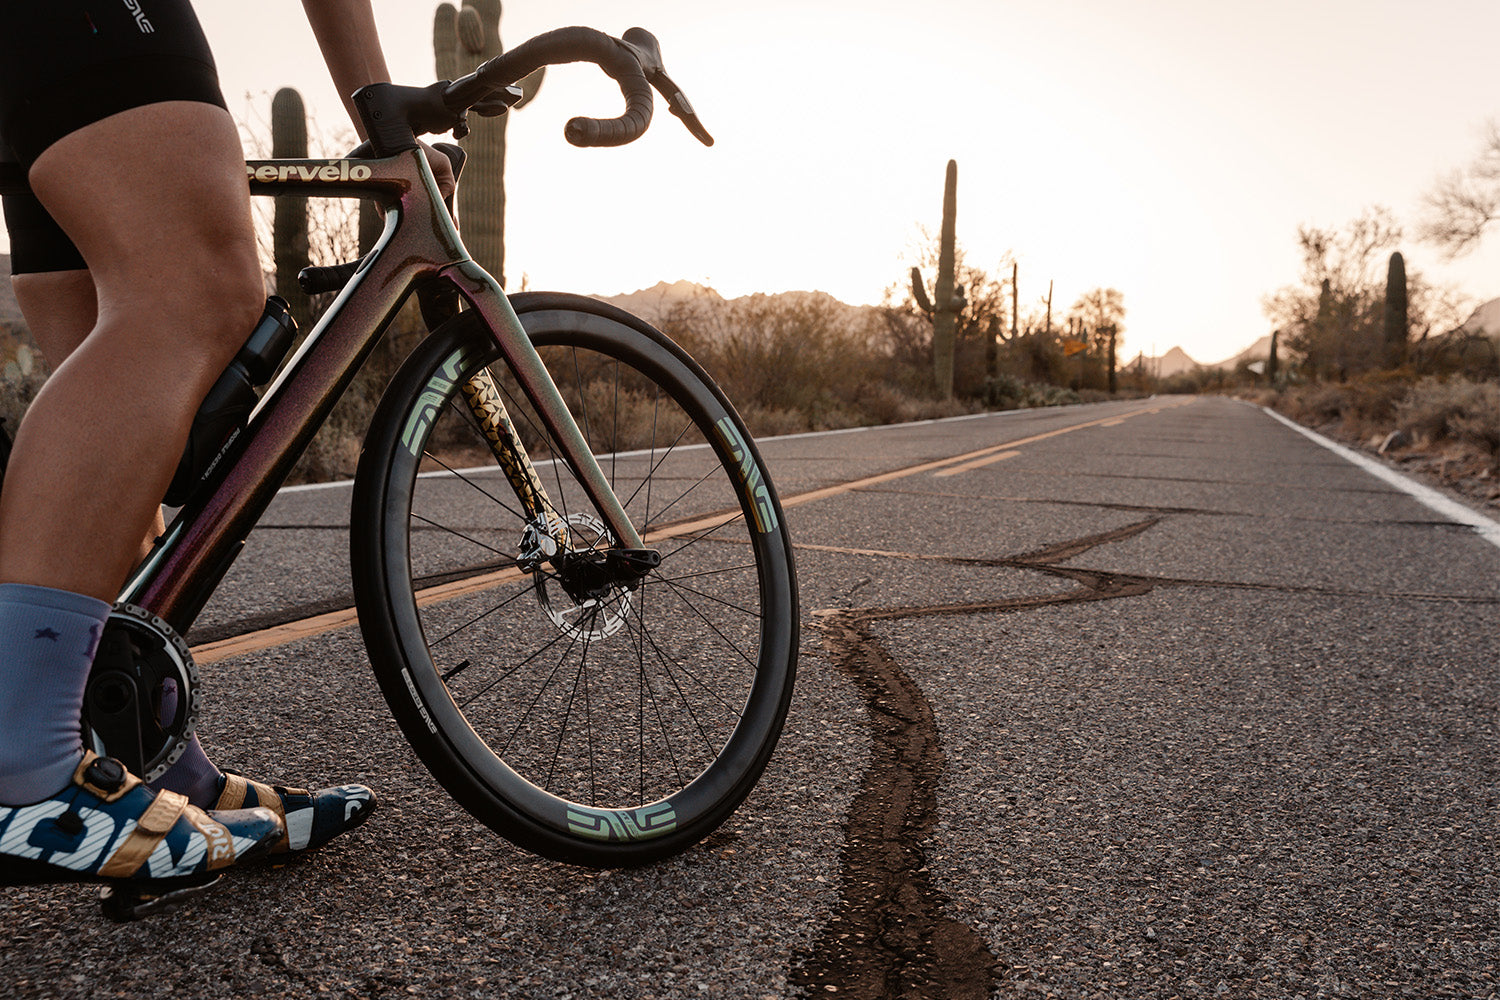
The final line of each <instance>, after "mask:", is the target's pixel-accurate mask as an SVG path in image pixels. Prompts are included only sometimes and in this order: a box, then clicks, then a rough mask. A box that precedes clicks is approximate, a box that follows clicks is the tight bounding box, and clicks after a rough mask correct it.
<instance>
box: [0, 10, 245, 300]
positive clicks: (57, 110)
mask: <svg viewBox="0 0 1500 1000" xmlns="http://www.w3.org/2000/svg"><path fill="white" fill-rule="evenodd" d="M163 101H195V102H199V103H203V104H213V105H216V106H218V107H221V108H222V107H225V104H224V97H223V94H222V93H220V90H219V78H218V71H217V70H216V69H215V67H214V60H213V55H212V54H211V53H210V51H209V48H208V41H207V39H205V38H204V36H203V29H202V28H201V27H200V26H199V24H198V18H197V15H196V14H194V13H193V7H192V4H191V3H190V2H189V0H3V2H0V160H8V161H11V162H18V163H20V164H22V165H23V166H25V167H27V168H28V169H29V168H30V166H31V164H33V163H35V162H36V159H37V157H38V156H40V155H41V154H42V152H43V151H44V150H45V149H46V148H47V147H48V146H50V145H52V143H54V142H56V141H57V140H58V139H61V138H62V137H63V136H65V135H68V134H70V133H72V132H75V131H77V130H78V129H81V128H83V127H84V126H86V125H92V124H93V123H94V122H98V121H102V120H103V119H105V118H108V117H109V116H111V115H115V114H119V113H120V112H122V111H128V110H130V109H131V108H138V107H141V106H143V105H147V104H158V103H161V102H163ZM4 202H5V224H6V228H7V229H8V230H9V231H10V239H11V270H12V272H13V273H16V274H24V273H28V272H38V271H61V270H74V269H78V268H82V267H84V266H85V264H84V262H83V258H82V257H81V256H80V255H79V253H78V250H77V248H75V247H74V246H73V243H72V241H71V240H69V239H68V237H67V235H66V234H64V233H63V231H62V229H61V228H60V227H59V226H58V225H57V223H56V222H54V221H53V219H52V217H51V216H50V215H49V214H48V213H47V210H46V209H45V208H43V207H42V204H41V202H39V201H37V200H36V198H35V197H33V196H31V195H7V196H6V197H5V199H4Z"/></svg>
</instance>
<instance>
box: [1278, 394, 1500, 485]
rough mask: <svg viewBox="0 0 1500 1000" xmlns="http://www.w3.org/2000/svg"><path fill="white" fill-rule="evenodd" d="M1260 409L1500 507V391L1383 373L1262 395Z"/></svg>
mask: <svg viewBox="0 0 1500 1000" xmlns="http://www.w3.org/2000/svg"><path fill="white" fill-rule="evenodd" d="M1255 401H1256V402H1258V403H1260V404H1261V405H1263V406H1269V407H1271V408H1273V409H1275V410H1277V411H1279V412H1281V413H1284V414H1285V415H1287V416H1289V417H1291V418H1292V419H1294V420H1297V421H1298V422H1300V423H1303V424H1307V425H1309V426H1311V427H1315V428H1317V429H1318V430H1320V431H1322V432H1324V433H1326V434H1329V435H1330V436H1333V437H1337V438H1340V439H1342V440H1344V441H1346V442H1349V443H1351V444H1355V445H1359V446H1361V447H1364V448H1366V449H1368V450H1380V451H1382V452H1383V453H1384V454H1386V456H1387V457H1389V458H1392V459H1394V460H1396V461H1398V462H1402V463H1403V464H1407V465H1409V466H1410V467H1411V468H1412V469H1413V470H1414V471H1417V472H1421V473H1424V474H1427V475H1428V476H1430V477H1431V478H1435V479H1437V480H1439V481H1441V482H1442V483H1443V484H1444V485H1447V486H1449V487H1452V488H1454V489H1456V490H1458V491H1460V492H1462V493H1464V494H1466V495H1468V496H1470V497H1473V498H1474V499H1477V500H1479V501H1480V502H1487V503H1490V504H1500V383H1497V382H1493V381H1489V382H1475V381H1470V380H1469V379H1466V378H1461V377H1451V378H1441V377H1431V376H1429V377H1424V378H1417V377H1415V376H1413V375H1411V374H1410V373H1409V372H1382V373H1375V374H1372V375H1368V376H1365V377H1363V378H1360V379H1355V380H1352V381H1350V382H1346V383H1314V384H1308V385H1300V386H1291V387H1288V388H1285V389H1282V390H1279V391H1278V390H1260V391H1259V392H1257V393H1256V394H1255Z"/></svg>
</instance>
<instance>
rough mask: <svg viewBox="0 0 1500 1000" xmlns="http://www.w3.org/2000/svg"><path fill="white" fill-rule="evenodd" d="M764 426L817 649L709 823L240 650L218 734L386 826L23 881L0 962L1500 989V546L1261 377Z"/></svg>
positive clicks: (8, 965)
mask: <svg viewBox="0 0 1500 1000" xmlns="http://www.w3.org/2000/svg"><path fill="white" fill-rule="evenodd" d="M763 450H764V453H765V457H766V460H767V464H768V466H769V468H770V469H771V471H772V474H773V476H774V478H775V480H776V484H777V487H778V489H779V490H780V492H781V494H782V496H783V498H785V499H787V500H788V501H789V503H790V506H789V509H788V518H789V523H790V524H791V526H792V530H793V537H794V540H795V541H796V543H797V545H798V559H799V570H800V580H801V586H802V597H803V601H804V619H805V621H806V623H807V627H806V630H805V633H804V637H803V650H804V653H803V660H802V669H801V674H800V677H799V682H798V688H797V694H796V698H795V700H794V703H793V707H792V712H791V716H790V719H789V721H788V725H787V730H786V733H785V736H784V737H783V741H782V743H781V746H780V748H779V750H778V753H777V756H776V758H775V760H774V761H773V762H772V765H771V767H770V769H769V771H768V772H767V774H766V776H765V778H764V779H763V781H762V782H761V785H760V786H759V787H758V788H757V790H756V792H755V793H754V794H753V795H752V796H751V798H750V799H749V800H748V802H747V803H746V804H745V806H744V807H743V808H742V809H741V810H740V812H739V813H738V814H736V816H735V817H733V818H732V819H731V820H730V821H729V822H728V823H727V824H726V825H725V827H724V828H723V829H721V830H720V831H719V832H718V833H717V834H715V835H714V836H713V837H711V838H710V839H709V840H708V841H707V842H706V843H704V844H702V845H700V846H699V847H698V848H696V849H694V850H692V851H690V852H689V853H687V854H686V855H684V856H682V857H679V858H677V859H675V860H672V861H669V862H666V863H663V864H659V865H657V866H654V867H650V868H646V869H640V870H631V871H619V872H603V873H601V872H593V871H583V870H579V869H575V868H570V867H567V866H563V865H559V864H555V863H552V862H549V861H544V860H540V859H538V858H536V857H533V856H530V855H527V854H525V853H523V852H522V851H520V850H518V849H516V848H514V847H512V846H511V845H510V844H509V843H507V842H506V841H504V840H502V839H500V838H498V837H497V836H495V835H494V834H492V833H491V832H490V831H489V830H488V829H487V828H485V827H483V826H482V825H480V824H479V823H477V822H476V821H474V820H473V819H471V818H470V817H469V816H468V815H467V814H466V813H464V812H463V811H462V810H460V809H459V808H457V807H456V806H454V805H453V804H452V803H451V802H450V801H449V800H448V799H447V798H446V797H445V795H444V793H443V792H442V791H441V789H440V788H438V786H437V785H436V784H435V782H433V781H432V780H431V779H430V778H429V777H428V775H427V773H426V771H425V770H424V769H423V767H422V765H421V763H420V762H419V761H418V760H417V759H416V758H415V757H414V755H413V754H412V753H411V752H410V750H408V749H407V748H406V746H405V744H404V743H403V741H402V739H401V737H400V734H399V732H398V731H397V729H396V727H395V725H394V723H393V722H392V721H391V719H390V716H389V713H388V712H387V710H386V708H385V705H384V703H383V701H382V700H381V698H380V695H379V693H378V691H377V689H376V687H375V684H374V681H373V679H372V677H371V676H370V673H369V670H368V668H367V667H366V666H365V663H364V660H363V654H362V650H361V648H360V643H359V638H358V635H357V632H356V631H355V630H353V629H350V628H343V629H335V630H333V631H329V632H326V633H323V634H319V635H314V636H311V637H309V638H305V639H301V640H298V641H295V642H292V643H290V644H284V645H279V646H273V647H270V648H268V649H265V650H263V651H260V652H257V653H254V654H249V655H243V656H238V657H232V658H228V659H223V660H220V661H219V662H216V663H213V664H211V665H208V666H205V668H204V672H205V676H206V689H207V695H208V699H209V702H210V704H209V706H208V718H207V720H206V721H205V723H204V727H203V728H204V731H205V733H206V734H207V735H206V737H205V742H206V744H207V745H208V746H209V747H210V750H211V751H212V752H213V753H215V754H216V755H217V756H218V757H219V759H220V760H221V761H222V762H223V763H225V764H227V765H230V766H233V767H236V768H237V769H240V770H244V771H247V772H249V773H251V774H255V775H257V776H261V777H264V778H267V779H273V780H280V781H288V782H292V783H297V784H309V785H313V786H316V785H319V784H323V783H334V782H342V781H351V780H352V781H365V782H367V783H369V784H371V785H373V786H374V787H376V788H377V789H378V790H379V791H380V793H381V794H382V796H383V805H382V808H381V810H380V811H379V812H378V813H377V815H376V816H375V818H374V819H373V820H372V821H371V822H370V823H369V824H368V825H367V826H365V827H364V828H362V829H360V830H359V831H357V832H355V833H353V834H350V835H348V836H346V837H344V838H342V839H341V840H339V841H336V842H335V843H334V844H332V845H330V846H329V847H327V848H325V849H324V850H323V851H321V852H320V853H318V854H317V855H316V856H314V857H310V858H307V859H303V860H300V861H298V862H296V863H294V864H291V865H288V866H286V867H283V868H275V869H269V868H268V869H260V870H255V871H249V872H244V873H237V874H236V876H235V877H234V878H232V879H230V880H227V882H226V885H225V886H223V887H222V888H221V889H220V890H219V891H217V892H216V893H214V894H213V895H211V896H209V897H206V898H204V899H202V900H199V901H198V902H196V903H195V904H194V905H192V906H191V907H190V908H187V909H184V910H183V911H180V912H179V913H178V914H176V915H175V916H172V917H169V918H159V919H155V920H149V921H144V922H141V923H138V924H133V925H126V926H116V925H112V924H109V923H106V922H105V921H103V920H102V918H101V917H100V916H99V911H98V908H97V904H96V903H95V901H94V899H93V894H92V893H91V892H90V891H88V890H83V889H79V888H68V887H65V888H43V889H30V890H16V889H11V890H4V891H3V892H0V969H3V976H0V994H3V995H5V996H22V997H53V996H58V997H64V996H66V997H74V996H76V997H84V996H127V997H176V998H192V997H207V996H232V997H243V996H257V995H264V996H319V995H324V994H330V995H336V996H372V997H385V996H423V997H450V996H451V997H470V996H472V997H489V996H517V997H556V998H565V997H573V998H579V1000H582V998H593V997H714V998H721V997H722V998H738V997H755V998H759V997H783V996H790V995H799V994H800V995H806V996H829V995H834V996H856V997H877V996H890V997H898V996H900V997H918V996H931V997H964V996H995V997H1031V996H1035V997H1046V996H1055V997H1068V998H1073V997H1079V998H1082V997H1110V998H1118V997H1139V998H1168V997H1173V996H1177V997H1199V996H1202V997H1214V998H1218V997H1264V998H1293V997H1304V998H1308V1000H1311V998H1314V997H1342V996H1348V997H1362V998H1363V997H1405V996H1415V997H1465V998H1491V997H1494V996H1495V995H1496V992H1497V989H1500V986H1497V982H1496V979H1497V976H1500V971H1497V969H1500V913H1497V903H1496V901H1497V899H1500V850H1497V847H1500V845H1497V842H1496V838H1497V810H1496V798H1497V797H1496V780H1497V760H1500V754H1497V732H1496V721H1497V702H1500V697H1497V688H1500V678H1497V674H1500V548H1497V547H1496V546H1495V545H1494V544H1492V543H1490V542H1488V541H1486V540H1484V539H1483V538H1481V537H1480V536H1479V535H1478V534H1476V532H1475V531H1474V530H1473V529H1472V528H1469V527H1462V526H1457V525H1454V524H1453V523H1451V522H1448V521H1445V520H1444V519H1443V518H1441V517H1440V516H1439V515H1437V514H1435V513H1433V512H1432V511H1431V510H1429V509H1428V508H1426V507H1424V506H1422V505H1420V504H1418V503H1417V502H1416V501H1414V500H1413V499H1411V498H1410V497H1408V496H1407V495H1405V494H1404V493H1401V492H1399V491H1398V490H1396V489H1395V488H1393V487H1392V486H1390V485H1388V484H1386V483H1384V482H1381V481H1379V480H1377V479H1375V478H1374V477H1372V476H1370V475H1369V474H1367V473H1365V472H1363V471H1361V470H1359V469H1357V468H1355V467H1354V466H1352V465H1350V464H1349V463H1347V462H1346V461H1344V460H1343V459H1342V458H1340V457H1338V456H1336V455H1334V454H1332V453H1331V452H1329V451H1326V450H1324V449H1322V448H1320V447H1319V446H1318V445H1317V444H1315V443H1313V442H1311V441H1309V440H1307V439H1306V438H1304V437H1302V436H1300V435H1298V434H1297V433H1295V432H1294V431H1292V430H1290V429H1289V428H1286V427H1284V426H1282V425H1281V424H1279V423H1277V422H1275V421H1273V420H1272V419H1271V418H1270V417H1269V416H1267V415H1266V414H1264V413H1262V412H1261V411H1259V410H1257V409H1255V408H1253V407H1250V406H1248V405H1244V404H1240V403H1236V402H1232V401H1228V400H1219V399H1159V400H1147V401H1138V402H1129V403H1111V404H1101V405H1097V406H1086V407H1072V408H1065V409H1057V410H1047V411H1022V412H1017V413H1007V414H997V415H989V416H984V417H979V418H971V419H965V420H956V421H946V422H940V423H929V424H920V425H911V426H903V427H891V428H880V429H869V430H863V431H858V432H850V433H841V434H830V435H818V436H804V437H795V438H785V439H780V440H775V441H771V442H767V443H765V444H764V446H763ZM850 484H854V485H852V486H851V485H850ZM347 500H348V498H347V493H346V492H345V491H344V490H342V489H328V490H313V491H303V492H296V493H289V494H286V495H284V496H283V497H282V498H281V499H280V500H279V501H278V502H277V504H276V506H275V507H274V508H273V510H272V511H271V512H270V514H269V515H268V518H267V520H266V525H265V526H264V527H263V528H262V529H260V530H258V531H257V533H256V535H255V536H254V537H253V538H252V539H251V542H250V544H249V546H248V548H247V550H246V553H245V555H244V556H243V557H242V558H241V560H240V562H239V563H238V564H237V566H236V568H235V570H234V572H233V575H232V577H231V578H230V579H229V580H228V581H226V584H225V586H224V587H223V588H222V589H221V591H220V593H219V595H217V596H216V598H215V599H214V601H213V603H211V604H210V606H209V608H208V609H207V611H206V612H205V615H204V618H203V620H202V622H201V626H200V628H199V630H198V631H197V632H196V633H195V634H194V635H193V636H191V637H190V638H191V639H193V640H194V641H195V642H203V641H207V640H210V639H214V638H219V637H222V636H224V635H229V634H233V633H236V632H239V631H244V630H245V629H246V628H247V627H249V626H251V625H265V624H267V623H269V622H272V621H275V620H278V619H279V618H281V617H285V616H286V613H287V609H289V608H294V609H299V612H300V613H307V612H312V611H326V610H329V609H333V608H337V607H340V606H343V605H346V604H347V597H346V595H347V593H348V590H349V582H348V570H347V568H346V567H347V559H346V555H345V548H346V542H345V540H344V537H343V535H342V533H341V531H340V530H339V529H340V528H341V526H343V525H344V524H345V523H346V521H347V516H348V515H347Z"/></svg>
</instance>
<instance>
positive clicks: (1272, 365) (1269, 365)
mask: <svg viewBox="0 0 1500 1000" xmlns="http://www.w3.org/2000/svg"><path fill="white" fill-rule="evenodd" d="M1280 338H1281V331H1280V330H1272V331H1271V353H1270V355H1269V356H1268V357H1267V358H1266V380H1267V381H1269V382H1270V383H1271V384H1272V385H1275V384H1276V374H1277V368H1278V367H1279V366H1280V361H1279V359H1278V358H1277V357H1276V342H1277V341H1278V340H1279V339H1280Z"/></svg>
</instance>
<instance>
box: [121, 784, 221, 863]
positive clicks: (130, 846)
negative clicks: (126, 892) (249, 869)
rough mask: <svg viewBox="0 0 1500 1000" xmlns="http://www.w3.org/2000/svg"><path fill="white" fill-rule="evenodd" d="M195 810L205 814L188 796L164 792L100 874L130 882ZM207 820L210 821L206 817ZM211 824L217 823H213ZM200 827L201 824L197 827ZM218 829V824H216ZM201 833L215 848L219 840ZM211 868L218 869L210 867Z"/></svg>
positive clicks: (158, 796) (157, 795) (204, 831)
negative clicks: (173, 831)
mask: <svg viewBox="0 0 1500 1000" xmlns="http://www.w3.org/2000/svg"><path fill="white" fill-rule="evenodd" d="M189 810H192V811H193V812H198V813H200V814H201V810H197V809H193V807H192V806H190V805H189V804H188V800H187V796H185V795H178V794H177V793H176V792H168V791H160V792H157V793H156V798H154V799H153V800H152V801H151V804H150V805H149V806H147V807H146V811H145V812H143V813H141V815H140V818H139V819H137V820H136V822H135V827H134V828H133V829H132V830H131V831H130V833H129V835H128V836H126V838H125V841H124V843H122V844H121V845H120V846H119V847H118V848H116V849H115V853H114V854H112V855H110V858H109V860H108V861H106V862H105V863H104V864H103V865H102V866H101V867H100V868H99V874H100V875H101V876H103V877H105V878H129V877H131V876H132V875H134V874H135V873H136V872H137V871H139V870H140V868H141V866H142V865H144V864H145V863H146V859H147V858H149V857H151V852H152V851H155V850H156V845H157V844H160V843H161V842H162V838H164V837H165V836H166V835H167V834H168V833H169V832H171V830H172V827H174V826H176V825H177V820H178V817H180V816H182V815H183V813H185V812H188V811H189ZM204 819H207V817H206V816H205V817H204ZM209 822H213V821H212V820H209ZM193 825H194V826H195V827H198V824H197V823H194V824H193ZM214 825H215V826H218V824H217V823H215V824H214ZM198 829H199V831H200V832H201V833H203V835H204V836H205V837H207V838H208V841H209V844H210V845H214V843H215V841H216V840H217V839H219V838H216V837H213V836H209V832H208V831H206V830H203V829H202V828H201V827H198ZM219 832H221V833H224V834H225V836H227V831H225V830H224V828H223V827H219ZM230 843H231V847H230V851H231V853H230V860H231V862H232V861H233V841H231V842H230ZM210 867H217V866H215V865H213V864H212V863H211V864H210Z"/></svg>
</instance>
